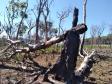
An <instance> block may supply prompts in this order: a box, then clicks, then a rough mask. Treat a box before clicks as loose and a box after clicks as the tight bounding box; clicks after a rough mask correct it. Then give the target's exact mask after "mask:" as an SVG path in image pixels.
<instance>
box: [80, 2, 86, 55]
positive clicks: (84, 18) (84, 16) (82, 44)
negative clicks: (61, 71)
mask: <svg viewBox="0 0 112 84" xmlns="http://www.w3.org/2000/svg"><path fill="white" fill-rule="evenodd" d="M86 5H87V0H83V23H84V24H86ZM84 41H85V33H84V34H83V37H82V39H81V44H80V52H79V55H81V56H82V55H84V54H86V53H85V51H84V49H83V46H84Z"/></svg>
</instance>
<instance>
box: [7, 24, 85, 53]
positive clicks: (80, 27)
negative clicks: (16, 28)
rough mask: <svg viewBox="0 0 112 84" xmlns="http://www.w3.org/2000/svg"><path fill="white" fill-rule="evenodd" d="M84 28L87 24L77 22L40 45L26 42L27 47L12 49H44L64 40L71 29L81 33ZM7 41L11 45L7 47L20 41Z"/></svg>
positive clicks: (17, 50)
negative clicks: (61, 33)
mask: <svg viewBox="0 0 112 84" xmlns="http://www.w3.org/2000/svg"><path fill="white" fill-rule="evenodd" d="M86 30H87V26H86V25H85V24H79V25H77V26H76V27H73V28H72V29H71V30H68V31H66V32H65V33H64V34H63V35H60V36H58V37H53V38H51V39H50V40H49V41H47V42H46V43H43V44H40V45H37V44H35V45H31V44H28V46H27V47H24V48H17V49H14V50H15V51H14V52H16V53H22V52H23V53H28V52H34V51H36V50H40V49H45V48H48V47H50V46H51V45H53V44H56V43H59V42H61V41H63V40H65V38H66V35H67V34H68V33H69V32H71V31H74V32H77V33H78V34H81V33H83V32H85V31H86ZM8 41H9V42H10V44H11V45H10V46H9V47H8V48H7V49H9V48H10V47H11V46H12V45H15V44H18V43H21V41H19V40H17V41H13V40H10V39H9V40H8ZM7 49H6V50H7ZM6 50H5V51H6Z"/></svg>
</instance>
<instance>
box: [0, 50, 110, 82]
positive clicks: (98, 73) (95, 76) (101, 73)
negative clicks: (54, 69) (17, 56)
mask: <svg viewBox="0 0 112 84" xmlns="http://www.w3.org/2000/svg"><path fill="white" fill-rule="evenodd" d="M96 51H97V52H96V55H95V59H96V63H95V64H94V66H93V68H92V72H91V74H90V76H89V77H87V78H86V79H85V84H112V49H97V50H96ZM59 56H60V55H59V54H41V55H40V56H38V57H37V58H35V61H37V62H38V63H39V64H40V65H42V66H45V67H49V65H50V64H55V63H56V61H57V60H58V58H59ZM82 61H83V59H82V58H80V57H78V61H77V67H78V66H79V65H80V63H81V62H82ZM27 75H30V73H25V72H24V71H23V72H22V73H21V72H19V71H18V72H17V71H14V70H8V69H2V68H0V84H17V81H18V82H20V80H22V83H21V82H20V83H18V84H27V81H31V80H33V77H30V76H27ZM40 78H41V77H40ZM40 80H41V79H40ZM34 84H40V83H39V81H36V83H34ZM42 84H48V83H46V82H44V83H42Z"/></svg>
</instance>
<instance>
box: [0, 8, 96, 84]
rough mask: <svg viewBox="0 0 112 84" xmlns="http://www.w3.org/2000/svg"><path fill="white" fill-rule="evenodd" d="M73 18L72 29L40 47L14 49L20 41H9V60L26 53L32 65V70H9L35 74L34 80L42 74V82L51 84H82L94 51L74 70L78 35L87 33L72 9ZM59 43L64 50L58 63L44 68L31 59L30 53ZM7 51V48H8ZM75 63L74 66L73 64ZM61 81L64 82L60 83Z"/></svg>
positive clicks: (36, 45)
mask: <svg viewBox="0 0 112 84" xmlns="http://www.w3.org/2000/svg"><path fill="white" fill-rule="evenodd" d="M73 16H74V17H75V18H74V19H73V27H72V28H71V29H70V30H68V31H66V32H65V33H64V34H63V35H60V36H58V37H54V38H51V39H50V40H48V41H46V42H45V43H42V44H40V45H38V44H35V45H31V44H27V47H24V48H23V47H21V46H20V47H15V44H18V43H21V41H12V40H9V42H10V43H11V46H10V48H12V49H13V54H11V56H10V57H9V58H12V57H13V55H15V54H17V53H26V56H27V58H28V59H29V60H30V61H31V62H32V63H33V66H32V69H31V70H29V69H28V68H27V66H26V67H25V68H24V67H16V68H14V67H13V68H10V69H15V70H19V68H20V69H23V70H24V71H30V72H31V73H32V72H36V74H32V75H36V77H35V78H34V80H32V81H33V82H34V81H35V80H37V79H38V77H39V76H40V75H43V74H44V80H47V81H49V82H52V83H53V84H64V83H66V84H80V83H82V82H83V80H84V78H85V77H86V76H88V74H89V72H90V69H91V68H92V65H93V63H94V62H93V56H94V55H93V54H94V51H93V52H92V53H91V54H90V55H88V54H87V56H85V58H84V61H83V62H82V64H81V65H80V67H79V68H78V69H75V66H76V62H77V56H78V52H79V45H80V38H79V35H80V34H82V33H84V32H85V31H87V26H86V25H85V24H78V25H77V21H78V9H77V8H75V9H74V14H73ZM61 41H64V48H63V50H62V52H61V56H60V59H59V61H58V62H57V63H56V64H54V65H52V66H51V67H49V68H45V67H43V66H40V65H39V64H38V63H37V62H35V60H34V59H33V57H32V56H31V52H35V51H38V50H41V49H45V48H48V47H49V46H51V45H53V44H56V43H59V42H61ZM8 49H9V48H8ZM74 63H75V64H74ZM0 66H2V67H4V68H9V67H10V66H8V67H6V65H0ZM50 74H52V75H53V77H54V78H53V77H51V76H50ZM61 80H63V81H64V83H63V82H60V81H61Z"/></svg>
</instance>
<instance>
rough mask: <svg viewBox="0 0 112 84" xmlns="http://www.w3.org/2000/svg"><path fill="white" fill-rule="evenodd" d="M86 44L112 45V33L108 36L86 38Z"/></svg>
mask: <svg viewBox="0 0 112 84" xmlns="http://www.w3.org/2000/svg"><path fill="white" fill-rule="evenodd" d="M85 45H110V46H111V45H112V34H108V35H107V36H101V37H94V38H86V39H85Z"/></svg>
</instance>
